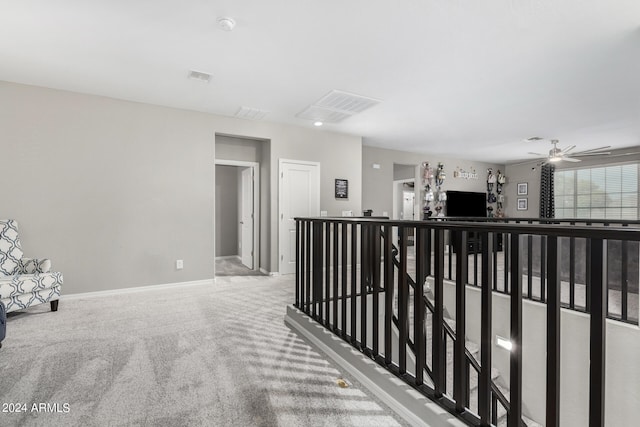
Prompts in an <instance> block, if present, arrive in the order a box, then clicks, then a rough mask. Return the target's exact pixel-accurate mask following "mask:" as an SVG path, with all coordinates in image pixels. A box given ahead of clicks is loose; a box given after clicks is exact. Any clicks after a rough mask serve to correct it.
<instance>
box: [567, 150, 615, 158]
mask: <svg viewBox="0 0 640 427" xmlns="http://www.w3.org/2000/svg"><path fill="white" fill-rule="evenodd" d="M609 154H611V151H600V152H598V153H573V154H572V156H573V157H587V156H608V155H609Z"/></svg>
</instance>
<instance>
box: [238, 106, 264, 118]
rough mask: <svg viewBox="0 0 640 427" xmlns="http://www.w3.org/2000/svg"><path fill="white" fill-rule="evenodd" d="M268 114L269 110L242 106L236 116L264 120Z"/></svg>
mask: <svg viewBox="0 0 640 427" xmlns="http://www.w3.org/2000/svg"><path fill="white" fill-rule="evenodd" d="M267 114H269V112H268V111H265V110H261V109H259V108H252V107H240V109H239V110H238V112H237V113H236V117H237V118H239V119H245V120H262V119H264V117H265V116H266V115H267Z"/></svg>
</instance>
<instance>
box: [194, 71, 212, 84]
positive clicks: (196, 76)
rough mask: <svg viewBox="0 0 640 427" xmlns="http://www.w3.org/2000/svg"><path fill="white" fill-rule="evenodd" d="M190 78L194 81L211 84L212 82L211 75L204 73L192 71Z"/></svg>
mask: <svg viewBox="0 0 640 427" xmlns="http://www.w3.org/2000/svg"><path fill="white" fill-rule="evenodd" d="M189 78H190V79H193V80H198V81H201V82H205V83H209V82H210V81H211V74H209V73H204V72H202V71H196V70H190V71H189Z"/></svg>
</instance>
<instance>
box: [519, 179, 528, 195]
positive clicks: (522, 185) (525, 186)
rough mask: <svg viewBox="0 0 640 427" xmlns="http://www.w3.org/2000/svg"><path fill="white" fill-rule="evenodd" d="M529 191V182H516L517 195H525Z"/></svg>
mask: <svg viewBox="0 0 640 427" xmlns="http://www.w3.org/2000/svg"><path fill="white" fill-rule="evenodd" d="M528 192H529V184H528V183H526V182H519V183H518V196H526V195H527V193H528Z"/></svg>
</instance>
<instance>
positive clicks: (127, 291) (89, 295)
mask: <svg viewBox="0 0 640 427" xmlns="http://www.w3.org/2000/svg"><path fill="white" fill-rule="evenodd" d="M214 282H215V280H214V279H204V280H194V281H191V282H177V283H165V284H161V285H146V286H137V287H133V288H122V289H109V290H106V291H94V292H82V293H78V294H62V295H61V296H60V299H63V300H69V299H78V298H93V297H103V296H110V295H121V294H130V293H136V292H146V291H155V290H158V289H169V288H180V287H184V286H201V285H212V284H214Z"/></svg>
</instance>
